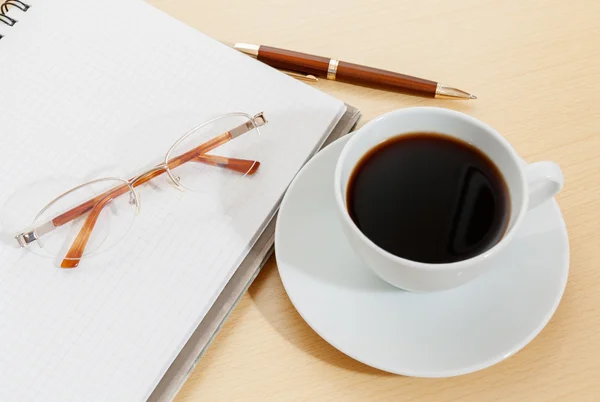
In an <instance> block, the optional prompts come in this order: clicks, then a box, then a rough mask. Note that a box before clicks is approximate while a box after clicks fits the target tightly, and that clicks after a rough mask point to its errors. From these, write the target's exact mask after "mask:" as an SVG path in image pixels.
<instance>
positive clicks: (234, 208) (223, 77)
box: [0, 0, 348, 401]
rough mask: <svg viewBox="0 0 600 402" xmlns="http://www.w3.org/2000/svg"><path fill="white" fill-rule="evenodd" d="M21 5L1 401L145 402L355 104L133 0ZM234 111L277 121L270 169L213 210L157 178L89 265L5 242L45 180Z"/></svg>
mask: <svg viewBox="0 0 600 402" xmlns="http://www.w3.org/2000/svg"><path fill="white" fill-rule="evenodd" d="M27 4H28V5H30V6H31V7H30V8H29V9H27V11H25V12H24V11H21V10H19V9H18V8H17V7H14V8H11V10H10V11H9V13H8V14H7V17H8V18H9V20H8V22H11V21H14V23H12V24H6V23H5V22H6V21H7V20H6V18H3V19H2V20H0V36H2V37H1V39H0V130H1V132H0V149H1V150H2V157H3V158H2V164H0V205H2V207H1V208H0V232H2V238H1V240H2V241H1V242H0V374H1V375H0V400H7V401H37V400H44V401H70V400H73V401H82V400H85V401H120V400H123V401H143V400H146V399H148V398H149V396H150V395H151V394H152V392H153V390H155V388H156V386H157V384H159V382H160V381H161V379H162V378H163V376H164V374H165V373H166V372H167V370H168V369H169V367H170V366H171V365H172V363H173V362H174V361H175V359H176V357H177V356H178V355H179V354H180V352H181V351H182V349H183V348H184V345H186V342H188V341H189V340H190V337H191V336H192V334H193V333H194V332H195V331H196V330H197V328H199V325H200V324H201V323H202V320H203V319H204V318H205V317H206V315H207V313H208V312H209V311H210V310H211V308H212V307H213V306H214V305H215V301H216V300H217V299H218V297H219V295H220V294H221V293H222V291H223V289H224V288H225V287H226V285H227V284H228V283H230V280H231V279H232V276H233V275H234V273H235V272H236V270H237V268H238V267H239V266H240V264H242V263H243V262H244V261H245V260H246V258H247V257H248V256H249V253H250V252H251V250H253V247H254V246H255V245H256V243H257V241H258V240H260V239H261V234H263V233H264V232H265V229H266V228H267V227H268V225H269V224H272V218H273V216H274V215H275V213H276V210H277V207H278V203H279V201H280V199H281V197H282V195H283V194H284V192H285V189H286V188H287V186H288V185H289V183H290V182H291V180H292V179H293V178H294V176H295V174H296V173H297V172H298V170H299V169H300V168H301V167H302V165H303V164H304V163H305V162H306V161H307V160H308V159H309V158H310V157H311V156H312V155H314V153H315V152H316V151H317V150H318V149H319V148H320V147H321V146H322V145H323V144H324V143H325V141H326V140H327V138H328V137H329V136H330V134H331V133H332V131H333V129H334V128H335V127H336V125H338V124H339V122H340V120H341V119H342V116H343V115H344V113H346V112H347V109H348V108H347V106H346V105H345V104H344V103H343V102H342V101H340V100H337V99H334V98H332V97H331V96H329V95H326V94H324V93H322V92H320V91H317V90H315V89H314V88H311V87H310V86H308V85H307V84H305V83H303V82H299V81H297V80H295V79H293V78H290V77H288V76H286V75H285V74H282V73H280V72H278V71H276V70H274V69H272V68H270V67H268V66H266V65H264V64H262V63H260V62H257V61H256V60H253V59H251V58H249V57H247V56H245V55H243V54H240V53H238V52H237V51H235V50H232V49H230V48H229V47H227V46H225V45H223V44H221V43H219V42H218V41H217V40H215V39H212V38H209V37H207V36H205V35H203V34H202V33H200V32H198V31H196V30H194V29H192V28H191V27H188V26H186V25H184V24H182V23H180V22H179V21H177V20H175V19H173V18H171V17H170V16H168V15H166V14H164V13H163V12H161V11H160V10H157V9H155V8H153V7H152V6H150V5H148V4H146V3H144V2H142V1H140V0H105V1H102V2H99V1H91V0H54V1H52V2H49V1H43V0H29V1H27ZM10 25H12V26H10ZM235 111H241V112H245V113H248V114H250V115H254V114H255V113H258V112H264V114H265V117H266V118H267V120H268V124H267V125H265V126H264V127H261V136H260V140H259V141H260V142H257V143H256V144H254V143H252V144H250V146H257V147H260V151H261V160H260V161H261V167H260V172H259V174H258V176H257V177H253V179H252V185H247V184H243V185H240V189H239V192H238V193H234V194H233V197H232V198H229V199H227V200H222V199H214V200H212V201H213V202H212V203H211V205H216V207H215V208H213V209H210V210H209V211H208V212H209V213H208V212H207V211H206V210H204V209H202V210H199V209H200V208H198V205H199V201H198V199H197V198H196V196H197V194H194V193H190V192H183V193H180V192H178V191H177V190H174V189H173V188H172V187H171V186H169V184H167V183H166V182H165V181H164V180H156V182H155V183H152V184H146V185H144V186H141V187H139V194H140V196H141V199H142V208H141V213H140V214H139V216H138V217H137V218H136V221H135V224H134V226H133V227H132V228H131V229H130V231H129V233H128V235H127V237H126V238H124V239H123V240H122V241H121V242H120V243H119V245H118V247H116V248H115V249H112V250H111V252H110V253H108V254H103V255H102V256H99V257H98V258H94V259H93V261H86V262H85V263H84V264H82V265H81V266H79V267H78V268H75V269H73V270H62V269H59V268H56V267H55V266H53V265H49V264H48V262H47V261H46V260H41V259H39V258H38V257H37V256H35V255H33V254H32V253H29V252H27V251H26V250H22V249H18V248H16V247H13V246H12V244H13V243H11V242H10V240H11V238H10V235H11V234H14V232H13V230H14V229H15V227H11V224H12V223H14V222H15V221H19V220H20V219H23V220H25V221H27V220H31V219H32V218H33V216H31V215H30V214H31V211H32V210H35V206H36V205H39V206H40V207H42V206H43V205H45V204H46V203H47V202H48V201H50V200H46V199H38V198H36V196H35V194H36V191H35V190H36V189H38V186H39V188H40V194H41V193H43V191H41V189H42V187H43V185H44V183H47V182H53V183H56V182H58V183H64V184H65V186H67V188H68V187H70V186H71V184H72V183H78V182H79V183H83V182H86V181H89V180H91V179H94V178H96V177H100V176H105V175H106V174H115V175H116V174H118V175H119V176H120V177H132V176H133V175H135V174H136V173H138V172H140V171H142V170H145V168H147V167H148V166H149V165H151V164H155V163H157V162H160V161H161V159H162V158H163V156H164V153H165V150H166V148H168V147H169V146H170V145H171V144H172V143H173V141H175V140H176V139H177V138H178V137H179V136H180V135H181V134H183V132H185V131H186V130H187V129H189V128H190V127H191V126H193V125H195V124H198V123H201V122H202V121H206V120H208V119H210V118H212V117H214V116H216V115H220V114H223V113H228V112H235ZM257 149H258V148H257ZM32 183H35V186H34V185H33V184H32ZM67 188H65V190H66V189H67ZM23 191H28V194H32V196H31V197H29V198H25V199H19V197H18V196H17V194H20V192H21V193H22V192H23ZM207 194H208V196H210V194H211V193H210V192H207ZM215 197H218V195H215ZM15 199H17V200H20V202H14V200H15ZM208 201H211V200H208ZM202 205H204V204H202ZM221 205H226V206H227V207H226V208H224V207H222V208H221V207H220V206H221ZM6 222H9V223H10V224H7V223H6Z"/></svg>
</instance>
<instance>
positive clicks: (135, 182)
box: [15, 112, 268, 268]
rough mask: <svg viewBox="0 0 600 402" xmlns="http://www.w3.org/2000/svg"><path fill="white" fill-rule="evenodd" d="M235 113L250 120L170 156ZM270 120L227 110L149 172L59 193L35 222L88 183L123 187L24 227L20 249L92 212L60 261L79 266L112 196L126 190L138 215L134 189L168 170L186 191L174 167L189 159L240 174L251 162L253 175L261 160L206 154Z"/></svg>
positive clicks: (19, 237)
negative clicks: (203, 130)
mask: <svg viewBox="0 0 600 402" xmlns="http://www.w3.org/2000/svg"><path fill="white" fill-rule="evenodd" d="M234 116H239V117H244V118H246V119H247V121H246V122H244V123H242V124H240V125H238V126H236V127H234V128H233V129H231V130H229V131H226V132H224V133H222V134H219V135H217V136H215V137H213V138H211V139H210V140H208V141H206V142H204V143H202V144H200V145H198V146H197V147H195V148H192V149H191V150H189V151H187V152H185V153H183V154H182V155H179V156H176V157H173V158H171V154H172V153H173V151H174V150H175V148H177V146H178V145H180V144H181V143H182V142H183V141H185V140H186V139H187V138H188V137H189V136H191V135H192V134H194V133H195V132H197V131H198V130H200V129H201V128H203V127H206V126H207V125H209V124H211V123H213V122H215V121H217V120H221V119H224V118H227V117H234ZM267 123H268V121H267V120H266V119H265V117H264V112H260V113H257V114H255V115H254V116H250V115H248V114H246V113H242V112H234V113H228V114H224V115H220V116H217V117H215V118H213V119H211V120H209V121H206V122H204V123H202V124H199V125H198V126H196V127H194V128H192V129H191V130H189V131H188V132H187V133H185V134H184V135H182V136H181V137H180V138H179V139H178V140H177V141H175V143H174V144H173V145H171V147H170V148H169V150H168V151H167V153H166V154H165V159H164V161H163V162H162V163H160V164H158V165H156V166H154V167H152V168H151V169H148V170H147V171H145V172H143V173H140V174H138V175H136V176H134V177H133V178H131V179H129V180H127V179H124V178H120V177H103V178H99V179H95V180H92V181H89V182H87V183H83V184H81V185H78V186H76V187H73V188H71V189H70V190H68V191H66V192H64V193H63V194H61V195H59V196H58V197H56V198H54V199H53V200H52V201H50V202H49V203H48V204H46V206H45V207H44V208H42V210H41V211H40V212H39V213H38V214H37V215H36V217H35V218H34V220H33V222H34V224H35V223H36V222H37V220H38V219H39V218H40V216H41V215H42V214H43V213H44V212H45V211H46V210H47V209H48V208H49V207H50V206H51V205H52V204H54V203H55V202H56V201H57V200H59V199H60V198H62V197H64V196H66V195H68V194H70V193H72V192H74V191H76V190H78V189H80V188H82V187H84V186H87V185H90V184H93V183H96V182H99V181H103V180H116V181H122V182H123V185H122V186H117V187H115V188H113V189H112V190H108V191H106V192H104V193H102V194H99V195H97V196H95V197H94V198H92V199H90V200H88V201H86V202H84V203H83V204H80V205H78V206H75V207H72V208H71V209H69V210H68V211H66V212H63V213H61V214H60V215H58V216H56V217H54V218H52V219H50V220H49V221H48V222H46V223H44V224H42V225H40V226H36V227H33V228H31V229H25V230H24V231H22V232H20V233H18V234H16V235H15V240H16V242H17V244H18V246H19V248H25V247H27V246H29V245H30V244H31V243H33V242H35V241H38V240H39V239H40V238H41V237H42V236H43V235H45V234H47V233H49V232H51V231H52V230H54V229H56V228H57V227H60V226H62V225H64V224H66V223H69V222H71V221H72V220H74V219H76V218H78V217H80V216H82V215H84V214H86V213H88V212H89V215H88V216H87V218H86V220H85V222H84V224H83V225H82V226H81V228H80V229H79V233H78V234H77V237H76V238H75V240H74V241H73V245H72V246H71V247H70V248H69V251H68V252H67V254H66V255H65V257H64V258H63V261H62V263H61V268H76V267H77V266H78V265H79V261H80V260H81V259H82V258H83V253H84V251H85V247H86V245H87V242H88V240H89V238H90V236H91V232H92V231H93V229H94V226H95V223H96V220H97V218H98V216H99V215H100V212H101V211H102V210H103V209H104V206H105V205H106V204H108V203H109V202H110V201H111V200H112V199H114V198H116V197H119V196H121V195H123V194H125V193H126V192H127V193H129V194H130V197H131V199H130V201H129V202H130V203H131V204H135V206H136V214H137V213H139V208H140V202H139V195H138V194H137V192H136V191H135V188H136V187H138V186H140V185H142V184H144V183H147V182H148V181H150V180H152V179H154V178H155V177H157V176H160V175H162V174H163V173H167V176H168V177H167V181H168V182H169V184H171V185H173V186H174V187H175V188H177V189H178V190H180V191H184V190H186V188H185V187H184V186H182V185H181V182H180V178H179V177H178V176H175V175H174V174H173V172H172V171H171V170H172V169H175V168H177V167H179V166H181V165H183V164H184V163H187V162H190V161H197V162H201V163H206V164H209V165H213V166H217V167H221V168H225V169H228V170H233V171H236V172H238V173H241V172H242V171H244V169H245V168H244V166H246V167H248V166H249V164H251V165H252V166H250V167H249V168H248V169H247V170H246V172H245V173H244V175H248V174H249V175H253V174H254V173H255V172H256V170H257V169H258V167H259V166H260V162H259V161H253V160H247V159H237V158H227V157H223V156H217V155H206V153H207V152H210V151H212V150H213V149H216V148H218V147H219V146H221V145H223V144H225V143H228V142H229V141H231V140H233V139H235V138H237V137H239V136H241V135H243V134H245V133H248V132H250V131H252V130H257V132H258V133H259V135H260V130H259V127H262V126H264V125H265V124H267ZM185 158H188V159H185ZM173 162H175V163H176V164H175V166H170V164H173ZM121 189H127V191H123V192H120V191H121ZM115 191H116V192H117V193H116V194H113V192H115ZM96 210H97V212H96V213H94V211H96ZM76 245H78V246H77V247H76ZM42 248H43V247H42Z"/></svg>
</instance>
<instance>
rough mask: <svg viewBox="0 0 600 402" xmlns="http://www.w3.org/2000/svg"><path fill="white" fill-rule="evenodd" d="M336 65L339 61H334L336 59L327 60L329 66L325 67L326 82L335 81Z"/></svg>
mask: <svg viewBox="0 0 600 402" xmlns="http://www.w3.org/2000/svg"><path fill="white" fill-rule="evenodd" d="M338 63H339V60H336V59H331V60H329V66H328V67H327V79H328V80H334V81H335V76H336V74H337V68H338Z"/></svg>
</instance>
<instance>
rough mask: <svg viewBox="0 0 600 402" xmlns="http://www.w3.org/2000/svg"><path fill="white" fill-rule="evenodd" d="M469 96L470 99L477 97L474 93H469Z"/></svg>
mask: <svg viewBox="0 0 600 402" xmlns="http://www.w3.org/2000/svg"><path fill="white" fill-rule="evenodd" d="M469 98H471V99H477V97H476V96H475V95H473V94H470V95H469Z"/></svg>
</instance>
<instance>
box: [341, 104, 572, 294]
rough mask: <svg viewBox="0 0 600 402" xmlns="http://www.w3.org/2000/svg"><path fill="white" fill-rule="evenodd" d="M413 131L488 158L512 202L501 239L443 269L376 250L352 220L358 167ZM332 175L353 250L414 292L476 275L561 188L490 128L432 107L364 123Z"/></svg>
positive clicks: (550, 170) (555, 171)
mask: <svg viewBox="0 0 600 402" xmlns="http://www.w3.org/2000/svg"><path fill="white" fill-rule="evenodd" d="M415 132H435V133H438V134H443V135H446V136H450V137H454V138H458V139H461V140H463V141H466V142H468V143H469V144H472V145H474V146H475V147H477V148H478V149H479V150H481V151H482V152H483V153H484V154H486V155H487V156H488V157H489V158H490V159H491V160H492V161H493V162H494V163H495V164H496V166H497V167H498V169H499V170H500V172H501V173H502V176H503V177H504V180H505V182H506V184H507V187H508V192H509V197H510V217H509V222H508V226H507V229H506V232H505V233H504V236H503V237H502V239H501V240H500V241H499V242H498V243H496V244H495V245H494V246H493V247H491V248H490V249H488V250H487V251H485V252H483V253H482V254H479V255H477V256H474V257H472V258H469V259H466V260H462V261H458V262H453V263H443V264H428V263H423V262H417V261H411V260H408V259H405V258H401V257H398V256H396V255H394V254H391V253H389V252H388V251H386V250H384V249H382V248H380V247H379V246H377V245H376V244H375V243H373V242H372V241H371V240H370V239H369V238H367V237H366V236H365V235H364V234H363V233H362V232H361V231H360V229H359V228H358V227H357V226H356V224H355V223H354V221H353V220H352V218H351V217H350V215H349V213H348V209H347V205H346V193H347V186H348V181H349V178H350V176H351V174H352V172H353V170H354V168H355V167H356V165H357V164H358V162H359V161H360V160H361V159H362V157H363V156H364V155H365V154H366V153H367V152H369V151H370V150H371V149H373V148H374V147H376V146H377V145H378V144H380V143H381V142H383V141H385V140H388V139H390V138H392V137H397V136H401V135H404V134H408V133H415ZM334 174H335V177H334V186H335V187H334V191H335V198H336V204H337V209H338V212H339V218H340V221H341V224H342V226H343V229H344V233H345V235H346V237H347V239H348V241H349V242H350V245H351V246H352V248H353V250H354V251H355V252H356V254H357V255H358V256H359V257H360V258H361V259H362V260H363V261H364V262H365V263H366V265H368V266H369V267H370V268H371V269H372V270H373V271H374V272H375V273H376V274H377V275H379V276H380V277H381V278H382V279H383V280H385V281H387V282H388V283H390V284H392V285H394V286H396V287H399V288H401V289H404V290H408V291H412V292H433V291H440V290H445V289H451V288H454V287H457V286H460V285H462V284H465V283H467V282H469V281H471V280H472V279H474V278H476V277H477V276H479V275H480V274H481V273H483V272H484V271H485V270H486V268H487V267H489V266H490V261H491V260H492V259H493V258H496V257H497V256H498V255H499V254H501V253H502V251H503V250H504V248H505V247H506V245H507V244H508V243H510V242H511V241H512V240H513V238H514V237H515V233H516V232H517V230H518V229H519V226H520V225H521V223H522V222H523V219H524V217H525V214H526V213H527V211H528V210H530V209H532V208H535V207H536V206H538V205H540V204H542V203H543V202H545V201H547V200H549V199H550V198H552V197H553V196H554V195H556V194H557V193H558V192H559V191H560V190H561V189H562V186H563V175H562V172H561V170H560V168H559V167H558V165H557V164H556V163H554V162H535V163H532V164H529V165H526V166H524V165H523V163H522V161H521V158H520V157H519V156H518V155H517V153H516V152H515V150H514V149H513V148H512V146H511V145H510V144H509V143H508V141H507V140H506V139H505V138H504V137H502V136H501V135H500V134H499V133H498V132H497V131H496V130H494V129H493V128H491V127H490V126H488V125H486V124H484V123H482V122H480V121H479V120H477V119H475V118H473V117H471V116H468V115H466V114H463V113H459V112H456V111H453V110H450V109H443V108H434V107H412V108H406V109H400V110H396V111H393V112H390V113H387V114H384V115H382V116H380V117H378V118H376V119H374V120H372V121H370V122H369V123H367V124H365V125H364V126H363V127H361V128H360V129H359V130H357V131H356V132H355V133H354V134H353V135H352V137H351V138H350V140H349V141H348V142H347V143H346V145H345V146H344V149H343V150H342V153H341V154H340V157H339V159H338V161H337V165H336V168H335V173H334Z"/></svg>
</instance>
